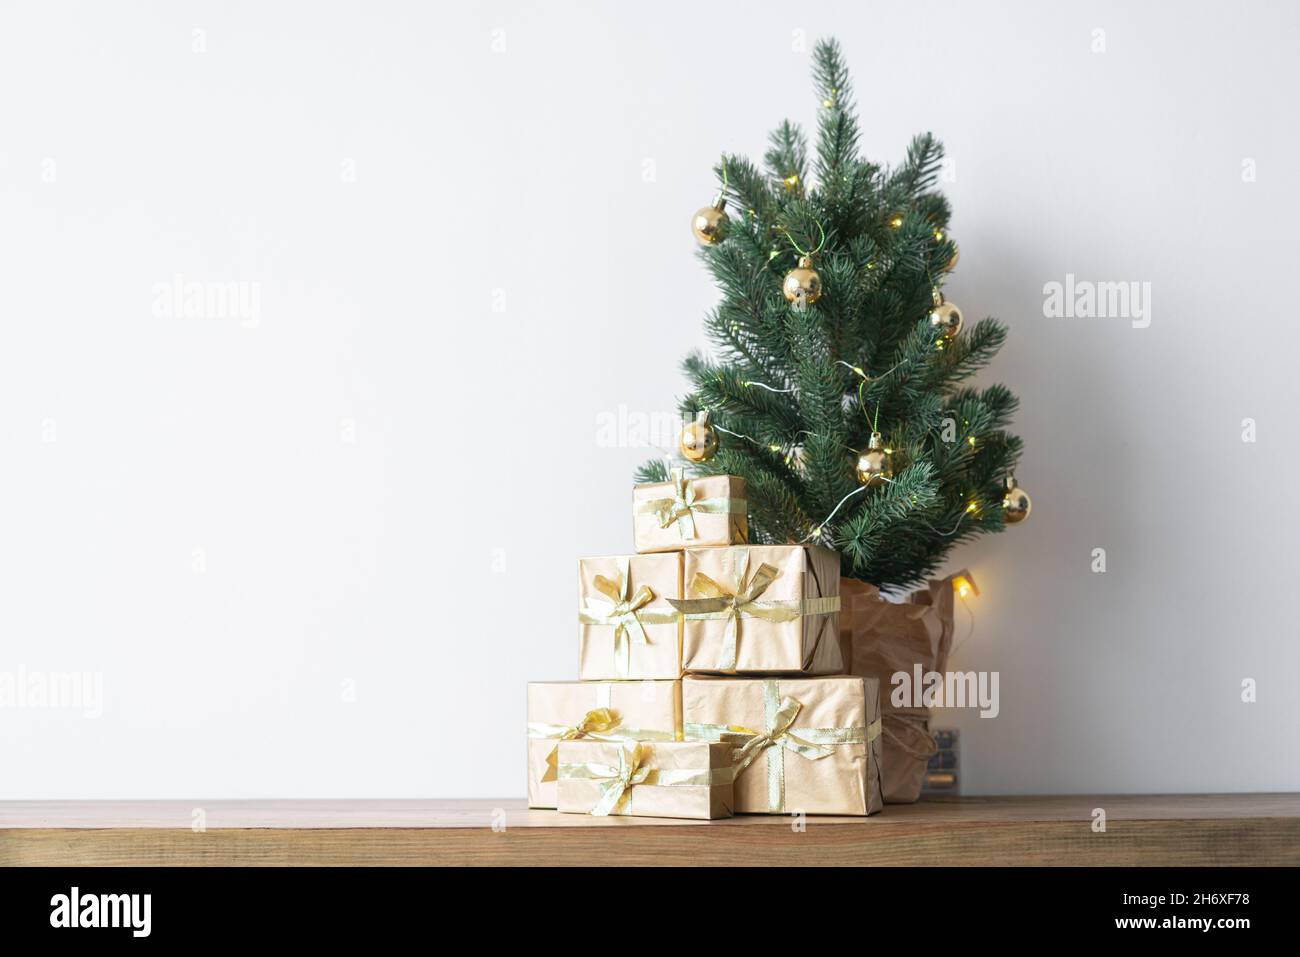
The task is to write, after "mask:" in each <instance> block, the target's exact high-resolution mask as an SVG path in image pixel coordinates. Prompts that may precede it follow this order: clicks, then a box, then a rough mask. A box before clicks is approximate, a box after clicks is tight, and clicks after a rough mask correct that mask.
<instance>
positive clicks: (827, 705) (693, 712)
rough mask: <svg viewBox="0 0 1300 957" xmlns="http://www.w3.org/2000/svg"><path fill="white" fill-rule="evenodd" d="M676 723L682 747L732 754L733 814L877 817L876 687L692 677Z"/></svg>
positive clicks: (868, 682) (844, 680) (853, 681)
mask: <svg viewBox="0 0 1300 957" xmlns="http://www.w3.org/2000/svg"><path fill="white" fill-rule="evenodd" d="M682 721H683V731H684V732H685V735H686V739H687V740H688V741H692V740H694V741H725V742H730V743H731V744H732V745H733V746H734V747H735V748H736V752H735V754H734V756H733V757H734V761H735V765H736V782H735V800H736V813H738V814H739V813H753V814H797V813H800V812H802V813H805V814H853V815H866V814H874V813H876V812H877V811H879V810H880V809H881V804H882V802H881V793H880V685H879V682H877V681H876V680H875V679H864V678H858V677H834V678H715V677H706V678H689V677H688V678H686V679H684V680H683V681H682Z"/></svg>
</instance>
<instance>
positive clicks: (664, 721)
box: [528, 681, 682, 807]
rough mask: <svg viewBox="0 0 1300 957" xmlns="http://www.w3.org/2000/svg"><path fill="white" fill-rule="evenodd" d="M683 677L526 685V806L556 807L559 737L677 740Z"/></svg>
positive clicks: (576, 738) (680, 728)
mask: <svg viewBox="0 0 1300 957" xmlns="http://www.w3.org/2000/svg"><path fill="white" fill-rule="evenodd" d="M681 737H682V683H681V682H680V681H532V682H529V684H528V806H529V807H555V806H556V799H555V782H556V774H557V771H558V768H559V746H560V742H561V741H572V740H585V739H592V740H596V741H629V740H630V741H679V740H681Z"/></svg>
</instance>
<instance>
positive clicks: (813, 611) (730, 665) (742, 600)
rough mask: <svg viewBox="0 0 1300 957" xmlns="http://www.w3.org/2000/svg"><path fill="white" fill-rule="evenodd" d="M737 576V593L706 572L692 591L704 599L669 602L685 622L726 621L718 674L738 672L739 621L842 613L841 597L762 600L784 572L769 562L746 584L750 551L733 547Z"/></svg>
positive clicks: (697, 577)
mask: <svg viewBox="0 0 1300 957" xmlns="http://www.w3.org/2000/svg"><path fill="white" fill-rule="evenodd" d="M728 558H729V560H730V561H731V564H732V567H733V569H734V573H735V579H736V590H735V591H732V590H731V589H729V588H727V587H725V586H724V585H720V584H718V583H717V582H716V581H714V580H713V579H712V578H710V577H709V576H708V575H706V574H704V572H696V573H695V577H694V578H692V579H691V583H690V589H689V590H690V591H691V592H693V593H694V594H696V595H701V596H703V597H701V598H682V599H674V598H670V599H668V603H669V604H670V605H672V606H673V607H674V608H676V609H677V610H678V611H679V612H681V613H682V617H683V618H684V619H685V620H686V621H708V620H715V619H724V618H725V619H726V621H727V629H726V631H725V633H724V634H723V638H722V651H721V653H720V654H719V656H718V665H717V669H718V670H719V671H735V670H736V658H737V654H738V651H739V644H740V619H741V618H761V619H763V620H764V621H772V622H783V621H794V620H795V619H796V618H801V617H803V616H804V615H819V614H825V613H827V612H832V611H839V608H840V598H839V596H838V595H831V596H829V597H826V598H804V599H799V598H787V599H782V600H776V601H760V600H759V596H761V595H762V594H763V592H765V591H767V589H768V587H769V586H770V585H771V584H772V582H774V581H776V580H777V578H779V577H780V575H781V571H780V569H778V568H776V567H775V566H774V565H769V564H768V563H767V562H764V563H763V564H761V565H759V566H758V569H757V570H756V571H755V572H754V575H753V577H752V578H750V579H749V580H748V581H746V576H747V575H748V571H749V549H748V548H733V549H731V551H730V552H729V553H728Z"/></svg>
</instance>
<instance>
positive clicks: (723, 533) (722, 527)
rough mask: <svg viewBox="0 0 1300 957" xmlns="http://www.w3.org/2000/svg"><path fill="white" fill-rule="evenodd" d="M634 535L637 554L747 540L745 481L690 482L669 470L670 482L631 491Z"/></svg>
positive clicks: (721, 478)
mask: <svg viewBox="0 0 1300 957" xmlns="http://www.w3.org/2000/svg"><path fill="white" fill-rule="evenodd" d="M632 536H633V539H634V541H635V543H636V550H637V551H638V552H671V551H677V550H679V549H682V548H686V547H688V546H691V547H694V546H699V545H743V544H744V543H745V542H747V541H749V518H748V515H747V512H746V502H745V480H744V479H743V478H741V477H740V476H737V475H704V476H700V477H699V478H688V477H687V476H686V474H685V473H684V472H683V470H682V469H673V470H672V479H671V480H670V481H668V482H656V483H654V484H651V485H637V486H635V487H634V488H633V489H632Z"/></svg>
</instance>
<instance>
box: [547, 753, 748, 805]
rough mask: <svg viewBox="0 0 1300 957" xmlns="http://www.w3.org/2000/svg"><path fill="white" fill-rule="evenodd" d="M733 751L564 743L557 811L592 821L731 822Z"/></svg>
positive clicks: (561, 754)
mask: <svg viewBox="0 0 1300 957" xmlns="http://www.w3.org/2000/svg"><path fill="white" fill-rule="evenodd" d="M731 751H732V748H731V745H729V744H726V743H708V742H703V741H670V742H632V741H562V742H560V767H559V778H560V780H559V788H558V790H557V794H558V798H559V808H560V810H561V811H565V812H568V813H571V814H594V815H596V816H605V815H609V814H627V815H631V816H633V817H678V818H694V819H698V820H706V821H709V820H715V819H717V818H722V817H731V812H732V767H731Z"/></svg>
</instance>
